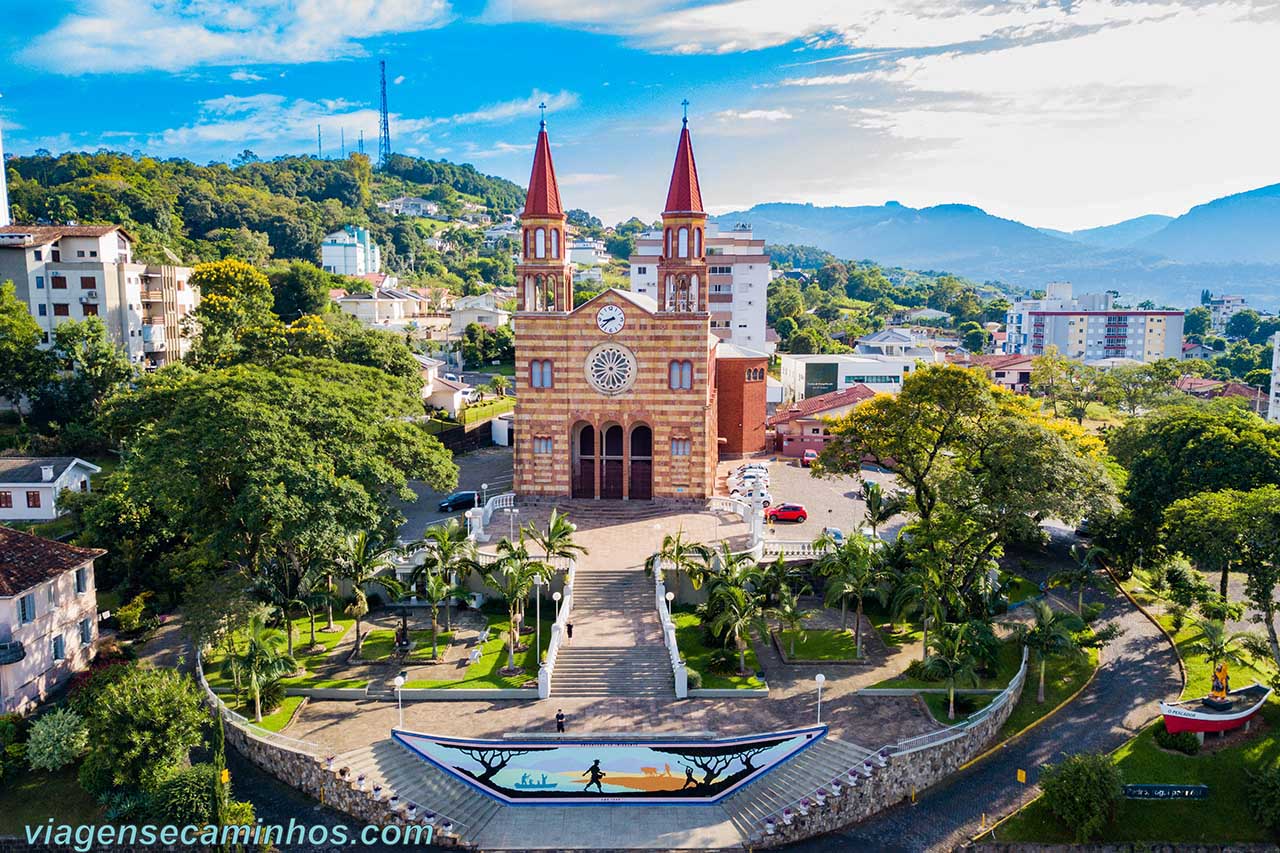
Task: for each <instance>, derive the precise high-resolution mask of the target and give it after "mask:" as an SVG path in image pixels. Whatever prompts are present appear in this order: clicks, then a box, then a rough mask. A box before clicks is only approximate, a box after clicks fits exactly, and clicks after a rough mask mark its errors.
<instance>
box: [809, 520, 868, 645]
mask: <svg viewBox="0 0 1280 853" xmlns="http://www.w3.org/2000/svg"><path fill="white" fill-rule="evenodd" d="M814 546H815V547H819V546H823V547H824V550H825V553H823V555H822V556H821V557H819V558H818V561H817V562H816V563H814V569H815V570H816V571H817V572H818V574H820V575H822V576H823V577H825V578H826V580H827V594H826V599H825V603H826V605H827V606H828V607H832V606H834V605H835V604H836V603H837V602H839V604H840V630H842V631H847V630H849V618H848V616H849V610H848V607H849V599H851V598H852V599H853V600H854V601H855V602H857V610H856V620H855V625H854V645H855V647H856V649H857V656H858V657H859V658H860V657H862V604H863V600H864V599H865V598H866V597H867V596H868V595H871V594H872V593H873V592H875V590H876V587H877V585H878V584H879V583H880V573H879V572H878V571H877V570H876V566H877V563H876V559H875V554H874V553H872V551H871V546H870V545H869V544H868V543H867V540H865V539H863V538H862V537H861V536H852V537H850V538H848V539H846V540H845V541H844V542H842V543H840V544H839V545H836V544H835V543H834V542H833V541H831V539H830V538H828V537H827V536H826V534H823V535H822V536H821V537H819V538H818V541H817V542H815V543H814Z"/></svg>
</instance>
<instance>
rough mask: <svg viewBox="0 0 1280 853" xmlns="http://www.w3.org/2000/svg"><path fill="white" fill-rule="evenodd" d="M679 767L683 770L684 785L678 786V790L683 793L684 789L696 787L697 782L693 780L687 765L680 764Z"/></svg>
mask: <svg viewBox="0 0 1280 853" xmlns="http://www.w3.org/2000/svg"><path fill="white" fill-rule="evenodd" d="M680 766H681V767H683V768H684V784H683V785H681V786H680V790H681V791H683V790H684V789H685V788H689V787H694V788H696V787H698V782H697V780H695V779H694V778H693V768H692V767H690V766H689V765H688V764H681V765H680Z"/></svg>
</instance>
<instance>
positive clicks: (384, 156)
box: [378, 59, 391, 169]
mask: <svg viewBox="0 0 1280 853" xmlns="http://www.w3.org/2000/svg"><path fill="white" fill-rule="evenodd" d="M378 71H379V84H380V87H381V90H382V109H381V116H380V118H381V123H380V126H379V128H378V165H379V166H380V167H382V168H383V169H385V168H387V165H388V164H389V163H390V162H391V120H390V118H389V117H388V114H387V61H386V60H385V59H383V60H379V61H378Z"/></svg>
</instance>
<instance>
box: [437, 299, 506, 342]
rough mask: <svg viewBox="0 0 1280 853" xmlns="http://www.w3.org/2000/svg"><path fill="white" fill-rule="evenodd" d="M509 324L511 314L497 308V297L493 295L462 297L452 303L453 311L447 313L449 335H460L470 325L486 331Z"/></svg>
mask: <svg viewBox="0 0 1280 853" xmlns="http://www.w3.org/2000/svg"><path fill="white" fill-rule="evenodd" d="M510 322H511V312H510V311H504V310H502V309H501V308H499V307H498V302H497V297H496V296H495V295H494V294H493V293H481V294H478V295H476V296H463V297H461V298H460V299H458V300H456V301H455V302H454V303H453V309H452V310H451V311H450V312H449V334H451V335H461V334H462V332H463V330H464V329H466V328H467V326H470V325H471V324H472V323H479V324H480V325H481V326H484V327H485V328H486V329H496V328H498V327H499V326H505V325H507V324H508V323H510Z"/></svg>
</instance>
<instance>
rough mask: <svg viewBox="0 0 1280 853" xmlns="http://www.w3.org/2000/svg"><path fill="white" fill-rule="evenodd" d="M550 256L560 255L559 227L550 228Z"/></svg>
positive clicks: (556, 256)
mask: <svg viewBox="0 0 1280 853" xmlns="http://www.w3.org/2000/svg"><path fill="white" fill-rule="evenodd" d="M551 257H553V258H558V257H560V229H559V228H552V229H551Z"/></svg>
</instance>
